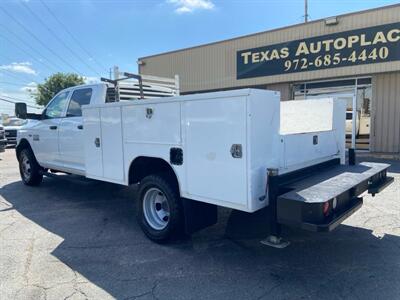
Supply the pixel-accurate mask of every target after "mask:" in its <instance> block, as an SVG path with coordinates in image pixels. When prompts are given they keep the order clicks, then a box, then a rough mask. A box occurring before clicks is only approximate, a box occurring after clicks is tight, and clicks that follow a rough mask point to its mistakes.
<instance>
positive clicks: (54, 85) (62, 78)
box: [34, 73, 84, 106]
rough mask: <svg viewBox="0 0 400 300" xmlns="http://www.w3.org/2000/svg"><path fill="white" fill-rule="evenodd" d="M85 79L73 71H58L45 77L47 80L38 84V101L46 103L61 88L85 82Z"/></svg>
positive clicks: (42, 103)
mask: <svg viewBox="0 0 400 300" xmlns="http://www.w3.org/2000/svg"><path fill="white" fill-rule="evenodd" d="M83 83H84V80H83V78H82V77H80V76H79V75H77V74H73V73H56V74H53V75H51V76H50V77H49V78H46V79H45V82H44V83H42V84H38V85H37V93H36V94H35V95H34V98H35V100H36V103H37V104H39V105H43V106H44V105H46V104H47V103H49V101H50V100H51V99H52V98H53V97H54V96H55V95H56V94H57V93H58V92H59V91H61V90H63V89H66V88H68V87H71V86H76V85H80V84H83Z"/></svg>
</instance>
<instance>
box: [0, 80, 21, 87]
mask: <svg viewBox="0 0 400 300" xmlns="http://www.w3.org/2000/svg"><path fill="white" fill-rule="evenodd" d="M0 83H2V84H5V85H14V86H21V87H24V86H26V84H18V83H15V82H9V81H0Z"/></svg>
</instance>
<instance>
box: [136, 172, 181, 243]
mask: <svg viewBox="0 0 400 300" xmlns="http://www.w3.org/2000/svg"><path fill="white" fill-rule="evenodd" d="M155 190H159V191H160V192H161V193H162V194H163V196H165V198H166V202H167V203H168V209H169V217H168V219H167V220H168V221H167V225H166V226H165V228H155V226H152V224H151V222H149V221H148V219H149V217H148V215H149V214H148V213H147V216H146V208H145V205H144V201H148V200H145V197H147V198H148V196H146V195H147V194H148V193H150V192H153V193H154V191H155ZM165 198H163V199H165ZM147 206H148V205H147ZM155 207H157V206H155ZM155 209H156V208H155ZM136 217H137V221H138V223H139V225H140V227H141V228H142V230H143V232H144V233H145V234H146V236H147V237H148V238H149V239H151V240H152V241H154V242H157V243H165V242H167V241H169V240H173V239H176V238H179V237H180V236H181V234H182V232H183V221H182V220H183V213H182V205H181V199H180V196H179V191H178V190H177V187H176V186H175V185H174V183H173V181H172V180H171V179H169V178H168V175H166V174H157V175H149V176H147V177H145V178H144V179H143V180H142V181H141V182H140V184H139V190H138V199H137V201H136ZM150 219H151V218H150ZM164 221H165V220H164ZM153 223H154V222H153Z"/></svg>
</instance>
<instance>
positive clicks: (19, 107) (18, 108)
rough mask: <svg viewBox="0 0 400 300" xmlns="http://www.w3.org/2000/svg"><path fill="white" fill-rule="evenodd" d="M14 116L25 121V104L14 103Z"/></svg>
mask: <svg viewBox="0 0 400 300" xmlns="http://www.w3.org/2000/svg"><path fill="white" fill-rule="evenodd" d="M15 116H16V117H17V118H20V119H26V117H27V111H26V103H23V102H17V103H15Z"/></svg>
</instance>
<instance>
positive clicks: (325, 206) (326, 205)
mask: <svg viewBox="0 0 400 300" xmlns="http://www.w3.org/2000/svg"><path fill="white" fill-rule="evenodd" d="M329 206H330V205H329V201H327V202H325V203H324V204H323V205H322V212H323V213H324V215H325V216H327V215H329Z"/></svg>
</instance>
